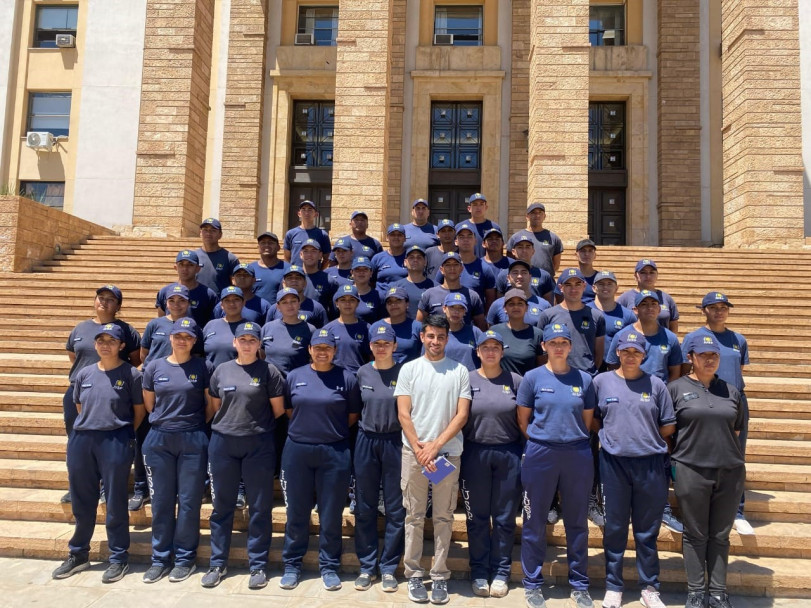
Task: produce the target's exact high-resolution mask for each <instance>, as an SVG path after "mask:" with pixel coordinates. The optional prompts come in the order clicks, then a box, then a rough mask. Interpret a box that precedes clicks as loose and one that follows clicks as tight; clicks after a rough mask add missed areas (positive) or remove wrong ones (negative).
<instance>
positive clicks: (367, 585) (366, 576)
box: [355, 572, 377, 591]
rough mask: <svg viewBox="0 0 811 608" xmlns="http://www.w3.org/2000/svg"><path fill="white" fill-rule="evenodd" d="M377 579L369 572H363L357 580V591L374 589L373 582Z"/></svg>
mask: <svg viewBox="0 0 811 608" xmlns="http://www.w3.org/2000/svg"><path fill="white" fill-rule="evenodd" d="M376 578H377V577H376V576H375V575H374V574H370V573H369V572H361V573H360V574H359V575H358V578H356V579H355V589H357V590H358V591H366V590H367V589H371V588H372V581H373V580H375V579H376Z"/></svg>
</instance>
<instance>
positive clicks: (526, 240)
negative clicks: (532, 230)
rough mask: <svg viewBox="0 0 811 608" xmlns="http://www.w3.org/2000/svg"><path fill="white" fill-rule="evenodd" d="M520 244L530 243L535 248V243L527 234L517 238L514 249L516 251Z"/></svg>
mask: <svg viewBox="0 0 811 608" xmlns="http://www.w3.org/2000/svg"><path fill="white" fill-rule="evenodd" d="M518 243H529V244H530V245H532V247H533V248H534V247H535V241H533V240H532V239H531V238H529V236H527V235H526V234H521V235H519V236H517V237H515V240H513V249H515V246H516V245H517V244H518Z"/></svg>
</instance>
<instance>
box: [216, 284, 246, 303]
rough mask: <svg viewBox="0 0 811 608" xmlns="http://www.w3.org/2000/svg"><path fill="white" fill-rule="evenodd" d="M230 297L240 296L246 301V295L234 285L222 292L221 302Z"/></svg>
mask: <svg viewBox="0 0 811 608" xmlns="http://www.w3.org/2000/svg"><path fill="white" fill-rule="evenodd" d="M228 296H239V297H240V298H242V299H243V300H244V299H245V294H244V293H242V290H241V289H240V288H239V287H234V286H233V285H229V286H228V287H226V288H225V289H223V290H222V291H221V292H220V300H224V299H225V298H227V297H228Z"/></svg>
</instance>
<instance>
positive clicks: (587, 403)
mask: <svg viewBox="0 0 811 608" xmlns="http://www.w3.org/2000/svg"><path fill="white" fill-rule="evenodd" d="M580 377H581V378H583V383H584V384H585V385H586V390H585V391H583V409H584V410H593V409H594V408H595V407H597V391H596V390H595V389H594V382H592V381H591V377H590V376H589V375H588V374H587V373H586V372H580Z"/></svg>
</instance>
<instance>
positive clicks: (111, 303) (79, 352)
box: [61, 285, 146, 503]
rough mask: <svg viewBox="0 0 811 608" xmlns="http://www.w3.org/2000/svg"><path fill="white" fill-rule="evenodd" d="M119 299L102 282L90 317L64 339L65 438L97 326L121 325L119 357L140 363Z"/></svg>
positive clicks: (95, 357)
mask: <svg viewBox="0 0 811 608" xmlns="http://www.w3.org/2000/svg"><path fill="white" fill-rule="evenodd" d="M123 299H124V296H123V295H122V293H121V290H120V289H119V288H118V287H116V286H115V285H102V286H101V287H99V288H98V289H97V290H96V296H95V298H94V299H93V313H94V314H93V317H92V318H90V319H87V320H86V321H82V322H80V323H79V324H77V325H76V327H74V328H73V329H72V330H71V332H70V335H69V336H68V339H67V342H66V343H65V350H66V351H67V353H68V359H69V360H70V371H69V372H68V380H69V386H68V389H67V390H66V391H65V395H64V396H63V398H62V414H63V416H64V420H65V434H66V435H67V436H68V438H70V436H71V433H72V432H73V423H74V422H75V421H76V417H77V416H78V412H77V411H76V406H75V404H74V401H73V394H74V392H75V390H76V377H77V376H78V374H79V371H80V370H82V369H83V368H85V367H87V366H88V365H92V364H93V363H97V362H98V361H99V354H98V351H97V349H96V346H95V337H96V334H97V333H98V331H99V328H101V327H102V326H103V325H106V324H107V323H113V324H114V325H116V326H118V327H119V328H121V332H122V334H123V336H124V339H123V342H124V347H123V348H122V349H121V350H120V351H118V356H119V358H120V359H121V360H123V361H128V362H129V363H131V364H132V365H134V366H136V367H137V366H139V365H140V364H141V352H140V351H141V336H140V334H139V333H138V331H137V330H136V329H135V328H134V327H133V326H132V325H130V324H129V323H126V322H125V321H122V320H121V319H117V318H116V315H117V314H118V311H120V310H121V303H122V301H123ZM139 481H140V482H141V484H140V486H141V488H142V489H144V490H145V489H146V483H145V482H146V474H144V475H143V476H142V477H140V479H139ZM61 502H63V503H68V502H70V492H69V491H68V492H67V493H65V495H64V496H62V498H61Z"/></svg>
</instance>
